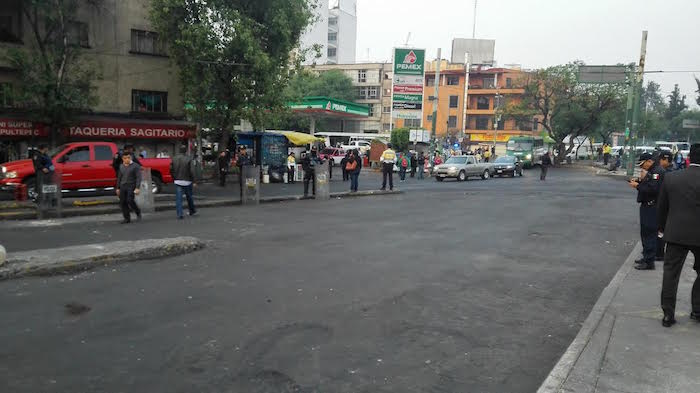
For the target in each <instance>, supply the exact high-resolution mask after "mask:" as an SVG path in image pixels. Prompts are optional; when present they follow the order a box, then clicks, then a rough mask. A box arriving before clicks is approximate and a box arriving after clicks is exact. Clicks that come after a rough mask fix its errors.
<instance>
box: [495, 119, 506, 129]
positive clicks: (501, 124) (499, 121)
mask: <svg viewBox="0 0 700 393" xmlns="http://www.w3.org/2000/svg"><path fill="white" fill-rule="evenodd" d="M505 123H506V122H505V120H503V119H500V120H498V123H497V124H496V126H497V127H498V129H499V130H503V129H504V126H505Z"/></svg>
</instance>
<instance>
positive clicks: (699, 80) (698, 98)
mask: <svg viewBox="0 0 700 393" xmlns="http://www.w3.org/2000/svg"><path fill="white" fill-rule="evenodd" d="M695 83H697V84H698V89H697V90H695V92H696V93H698V96H697V98H696V99H695V102H697V103H698V105H700V79H698V78H697V77H695Z"/></svg>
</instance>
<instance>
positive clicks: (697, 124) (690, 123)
mask: <svg viewBox="0 0 700 393" xmlns="http://www.w3.org/2000/svg"><path fill="white" fill-rule="evenodd" d="M683 128H700V120H695V119H684V120H683Z"/></svg>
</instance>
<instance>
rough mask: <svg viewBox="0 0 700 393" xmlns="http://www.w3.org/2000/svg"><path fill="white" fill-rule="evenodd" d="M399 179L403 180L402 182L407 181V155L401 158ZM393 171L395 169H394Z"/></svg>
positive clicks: (403, 154)
mask: <svg viewBox="0 0 700 393" xmlns="http://www.w3.org/2000/svg"><path fill="white" fill-rule="evenodd" d="M399 162H400V164H399V177H400V178H401V181H402V182H403V181H406V170H407V169H408V165H409V164H408V157H406V153H401V157H400V158H399ZM392 170H393V168H392Z"/></svg>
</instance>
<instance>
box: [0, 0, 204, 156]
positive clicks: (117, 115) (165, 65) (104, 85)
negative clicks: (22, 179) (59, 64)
mask: <svg viewBox="0 0 700 393" xmlns="http://www.w3.org/2000/svg"><path fill="white" fill-rule="evenodd" d="M22 3H23V1H22V0H5V1H2V2H0V52H4V51H6V50H8V49H9V48H19V49H25V48H26V49H27V50H29V49H28V48H30V46H31V42H32V40H33V37H32V32H31V26H30V24H29V22H28V21H27V20H26V19H25V17H24V16H23V14H22V12H21V5H22ZM70 23H71V26H70V27H69V29H70V32H71V34H70V35H69V36H70V39H71V40H72V41H73V42H71V44H73V45H75V46H77V47H80V50H81V51H82V52H83V55H84V57H85V58H86V60H89V61H92V62H94V63H95V64H96V65H97V69H98V70H99V73H100V76H99V78H97V80H95V81H94V83H93V85H94V86H95V92H96V95H97V98H98V100H97V103H96V104H95V105H94V107H93V108H91V111H90V113H89V114H85V115H83V116H80V117H78V118H76V119H75V123H76V124H75V126H73V127H67V128H66V129H65V130H63V131H64V135H65V137H66V140H81V139H89V138H99V139H101V140H115V141H118V142H120V143H125V142H127V141H128V142H131V143H134V144H136V145H137V148H138V149H139V151H141V150H145V151H146V152H147V154H152V155H155V153H156V152H159V153H160V152H162V151H163V150H165V151H168V152H172V151H173V149H174V145H175V144H176V143H181V142H182V141H180V140H173V138H170V137H165V135H173V134H172V133H168V132H162V130H178V132H177V134H178V135H186V136H187V137H189V136H191V134H192V131H193V130H194V126H193V125H192V124H189V123H185V122H182V121H181V120H182V118H183V116H184V105H183V99H182V89H181V84H180V81H179V79H178V74H177V70H176V69H174V67H173V66H172V64H171V62H170V60H169V59H168V57H167V54H166V51H165V45H164V43H163V41H162V40H161V38H160V37H159V35H158V34H157V33H156V32H154V29H153V28H152V27H151V25H150V22H149V20H148V2H144V1H142V0H103V1H101V2H99V4H98V3H91V2H83V3H82V5H81V6H80V8H79V10H78V12H77V15H76V17H75V20H72V21H70ZM0 63H1V64H0V83H1V84H2V87H3V88H2V89H1V90H3V91H5V90H6V89H17V88H21V86H19V85H18V81H17V70H14V69H13V68H12V66H11V65H10V64H9V63H7V62H5V61H3V60H0ZM69 72H70V70H69ZM0 105H2V106H3V107H0V147H2V148H3V149H2V150H4V151H5V156H6V157H5V159H15V158H20V157H24V156H26V152H27V148H28V147H30V146H35V145H37V144H39V143H42V142H43V141H46V140H47V138H46V134H47V133H46V127H44V126H42V125H41V124H32V122H30V121H26V119H25V118H23V116H26V113H23V110H22V109H21V108H18V107H20V106H21V104H20V103H12V102H8V100H2V102H0ZM114 130H117V131H118V132H113V131H114ZM183 130H186V132H185V133H182V132H179V131H183ZM122 131H123V132H122ZM115 135H117V136H115Z"/></svg>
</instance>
